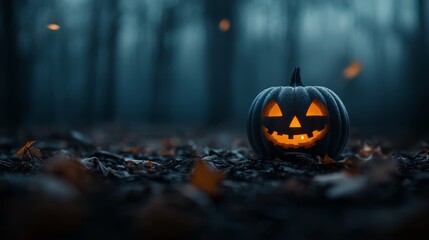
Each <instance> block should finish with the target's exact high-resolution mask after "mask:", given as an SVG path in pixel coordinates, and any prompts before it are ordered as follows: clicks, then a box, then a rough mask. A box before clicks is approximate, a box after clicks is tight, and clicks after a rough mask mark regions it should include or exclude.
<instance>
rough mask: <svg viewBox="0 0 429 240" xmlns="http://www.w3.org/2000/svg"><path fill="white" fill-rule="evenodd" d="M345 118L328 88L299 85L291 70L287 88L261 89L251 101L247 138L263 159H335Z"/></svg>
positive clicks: (346, 131) (346, 126) (346, 123)
mask: <svg viewBox="0 0 429 240" xmlns="http://www.w3.org/2000/svg"><path fill="white" fill-rule="evenodd" d="M349 128H350V123H349V116H348V114H347V110H346V108H345V106H344V104H343V103H342V102H341V100H340V98H338V96H337V95H336V94H335V93H334V92H332V91H331V90H330V89H328V88H325V87H320V86H303V85H302V82H301V77H300V70H299V68H295V69H294V71H293V74H292V79H291V82H290V84H289V86H280V87H271V88H268V89H265V90H264V91H262V92H261V93H259V95H258V96H257V97H256V98H255V100H253V103H252V106H251V107H250V110H249V115H248V120H247V135H248V138H249V142H250V145H251V146H252V148H253V150H254V151H255V152H256V153H257V154H258V155H260V156H262V157H265V158H275V157H279V158H285V157H286V156H287V155H288V154H290V153H292V154H295V153H298V152H300V153H307V154H311V155H320V156H324V155H326V154H328V155H329V156H336V155H338V154H339V153H341V152H342V151H343V149H344V146H345V144H346V142H347V138H348V134H349Z"/></svg>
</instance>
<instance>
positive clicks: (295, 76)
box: [289, 67, 304, 87]
mask: <svg viewBox="0 0 429 240" xmlns="http://www.w3.org/2000/svg"><path fill="white" fill-rule="evenodd" d="M300 72H301V71H300V70H299V67H294V68H293V72H292V77H291V78H290V83H289V86H292V87H296V86H304V85H303V84H302V82H301V73H300Z"/></svg>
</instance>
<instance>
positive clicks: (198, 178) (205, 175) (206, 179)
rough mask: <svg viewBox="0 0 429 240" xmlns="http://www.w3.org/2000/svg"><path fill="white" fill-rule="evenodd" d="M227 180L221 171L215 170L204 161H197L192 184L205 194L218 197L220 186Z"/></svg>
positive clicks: (193, 168)
mask: <svg viewBox="0 0 429 240" xmlns="http://www.w3.org/2000/svg"><path fill="white" fill-rule="evenodd" d="M224 178H225V176H224V174H223V173H222V172H220V171H216V170H214V169H213V168H212V167H210V165H208V164H207V163H206V162H204V161H203V160H197V161H196V162H195V163H194V165H193V167H192V175H191V181H190V182H191V184H192V185H193V186H194V187H196V188H198V189H200V190H202V191H204V192H205V193H207V194H209V195H211V196H216V195H217V194H218V186H219V184H220V183H221V182H222V180H223V179H224Z"/></svg>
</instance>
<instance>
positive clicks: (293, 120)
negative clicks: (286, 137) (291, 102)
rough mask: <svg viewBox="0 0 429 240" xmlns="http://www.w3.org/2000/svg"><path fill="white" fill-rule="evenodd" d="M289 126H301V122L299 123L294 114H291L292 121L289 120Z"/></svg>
mask: <svg viewBox="0 0 429 240" xmlns="http://www.w3.org/2000/svg"><path fill="white" fill-rule="evenodd" d="M289 127H290V128H300V127H301V123H299V120H298V118H297V117H296V116H293V118H292V121H291V122H290V125H289Z"/></svg>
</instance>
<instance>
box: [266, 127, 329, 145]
mask: <svg viewBox="0 0 429 240" xmlns="http://www.w3.org/2000/svg"><path fill="white" fill-rule="evenodd" d="M328 129H329V127H328V125H325V127H324V128H323V129H322V130H314V131H312V133H311V134H295V135H288V134H279V133H278V132H276V131H273V132H272V133H271V134H270V133H269V131H268V128H266V127H264V126H262V130H263V132H264V135H265V137H266V139H267V140H268V141H270V142H272V143H273V144H274V145H277V146H280V147H283V148H302V147H304V148H310V147H312V146H314V145H315V144H316V142H317V141H318V140H320V139H322V138H323V137H324V136H325V135H326V133H327V132H328Z"/></svg>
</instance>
